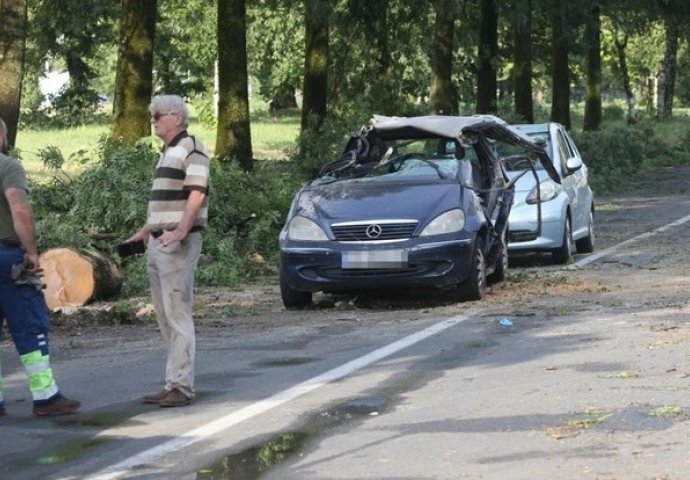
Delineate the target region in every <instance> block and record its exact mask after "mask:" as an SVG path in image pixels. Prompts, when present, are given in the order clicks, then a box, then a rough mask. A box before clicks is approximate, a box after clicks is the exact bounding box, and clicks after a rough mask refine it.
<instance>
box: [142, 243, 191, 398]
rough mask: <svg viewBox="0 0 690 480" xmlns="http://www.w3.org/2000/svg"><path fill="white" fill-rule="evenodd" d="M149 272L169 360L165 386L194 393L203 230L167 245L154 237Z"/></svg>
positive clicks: (186, 392)
mask: <svg viewBox="0 0 690 480" xmlns="http://www.w3.org/2000/svg"><path fill="white" fill-rule="evenodd" d="M147 252H148V262H147V267H148V274H149V282H150V284H151V297H152V298H153V306H154V308H155V310H156V320H157V321H158V326H159V328H160V331H161V335H162V336H163V342H164V343H165V349H166V351H167V361H166V365H165V388H166V389H167V390H171V389H173V388H177V389H179V390H180V391H182V393H184V394H185V395H187V396H188V397H194V357H195V353H196V352H195V350H196V341H195V337H194V318H193V317H192V307H193V304H194V271H195V270H196V265H197V262H198V261H199V255H200V254H201V232H192V233H189V234H188V235H187V237H186V238H185V239H184V240H182V241H180V242H172V243H169V244H168V245H167V246H166V247H164V246H163V245H161V244H160V243H159V242H158V240H156V239H155V238H153V237H151V238H149V243H148V248H147Z"/></svg>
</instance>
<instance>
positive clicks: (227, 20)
mask: <svg viewBox="0 0 690 480" xmlns="http://www.w3.org/2000/svg"><path fill="white" fill-rule="evenodd" d="M217 21H218V25H217V27H218V127H217V130H216V152H215V153H216V155H217V156H218V157H219V158H221V159H225V160H229V159H233V158H234V159H237V160H238V161H239V163H240V165H241V166H242V168H243V169H244V170H245V171H251V170H252V169H253V168H254V159H253V154H252V137H251V129H250V126H249V89H248V84H249V81H248V79H249V77H248V74H247V11H246V5H245V0H218V20H217Z"/></svg>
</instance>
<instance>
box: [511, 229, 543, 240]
mask: <svg viewBox="0 0 690 480" xmlns="http://www.w3.org/2000/svg"><path fill="white" fill-rule="evenodd" d="M536 239H537V232H530V231H529V230H517V231H514V232H510V236H509V239H508V241H509V242H531V241H532V240H536Z"/></svg>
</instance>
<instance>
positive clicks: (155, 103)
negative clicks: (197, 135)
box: [149, 95, 189, 128]
mask: <svg viewBox="0 0 690 480" xmlns="http://www.w3.org/2000/svg"><path fill="white" fill-rule="evenodd" d="M149 112H150V113H151V115H153V114H154V113H156V112H160V113H177V114H178V115H179V116H180V117H182V126H183V127H184V128H187V127H188V126H189V111H188V110H187V104H186V103H185V101H184V99H183V98H182V97H180V96H178V95H158V96H156V97H153V100H151V105H149Z"/></svg>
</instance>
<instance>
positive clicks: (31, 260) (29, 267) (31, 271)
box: [24, 253, 43, 276]
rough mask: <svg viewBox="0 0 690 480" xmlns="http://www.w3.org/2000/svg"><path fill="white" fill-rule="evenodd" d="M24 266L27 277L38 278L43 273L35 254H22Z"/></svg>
mask: <svg viewBox="0 0 690 480" xmlns="http://www.w3.org/2000/svg"><path fill="white" fill-rule="evenodd" d="M24 265H26V274H27V275H29V276H40V275H41V274H42V273H43V269H42V268H41V263H40V261H39V259H38V254H37V253H33V254H29V253H26V254H24Z"/></svg>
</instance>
